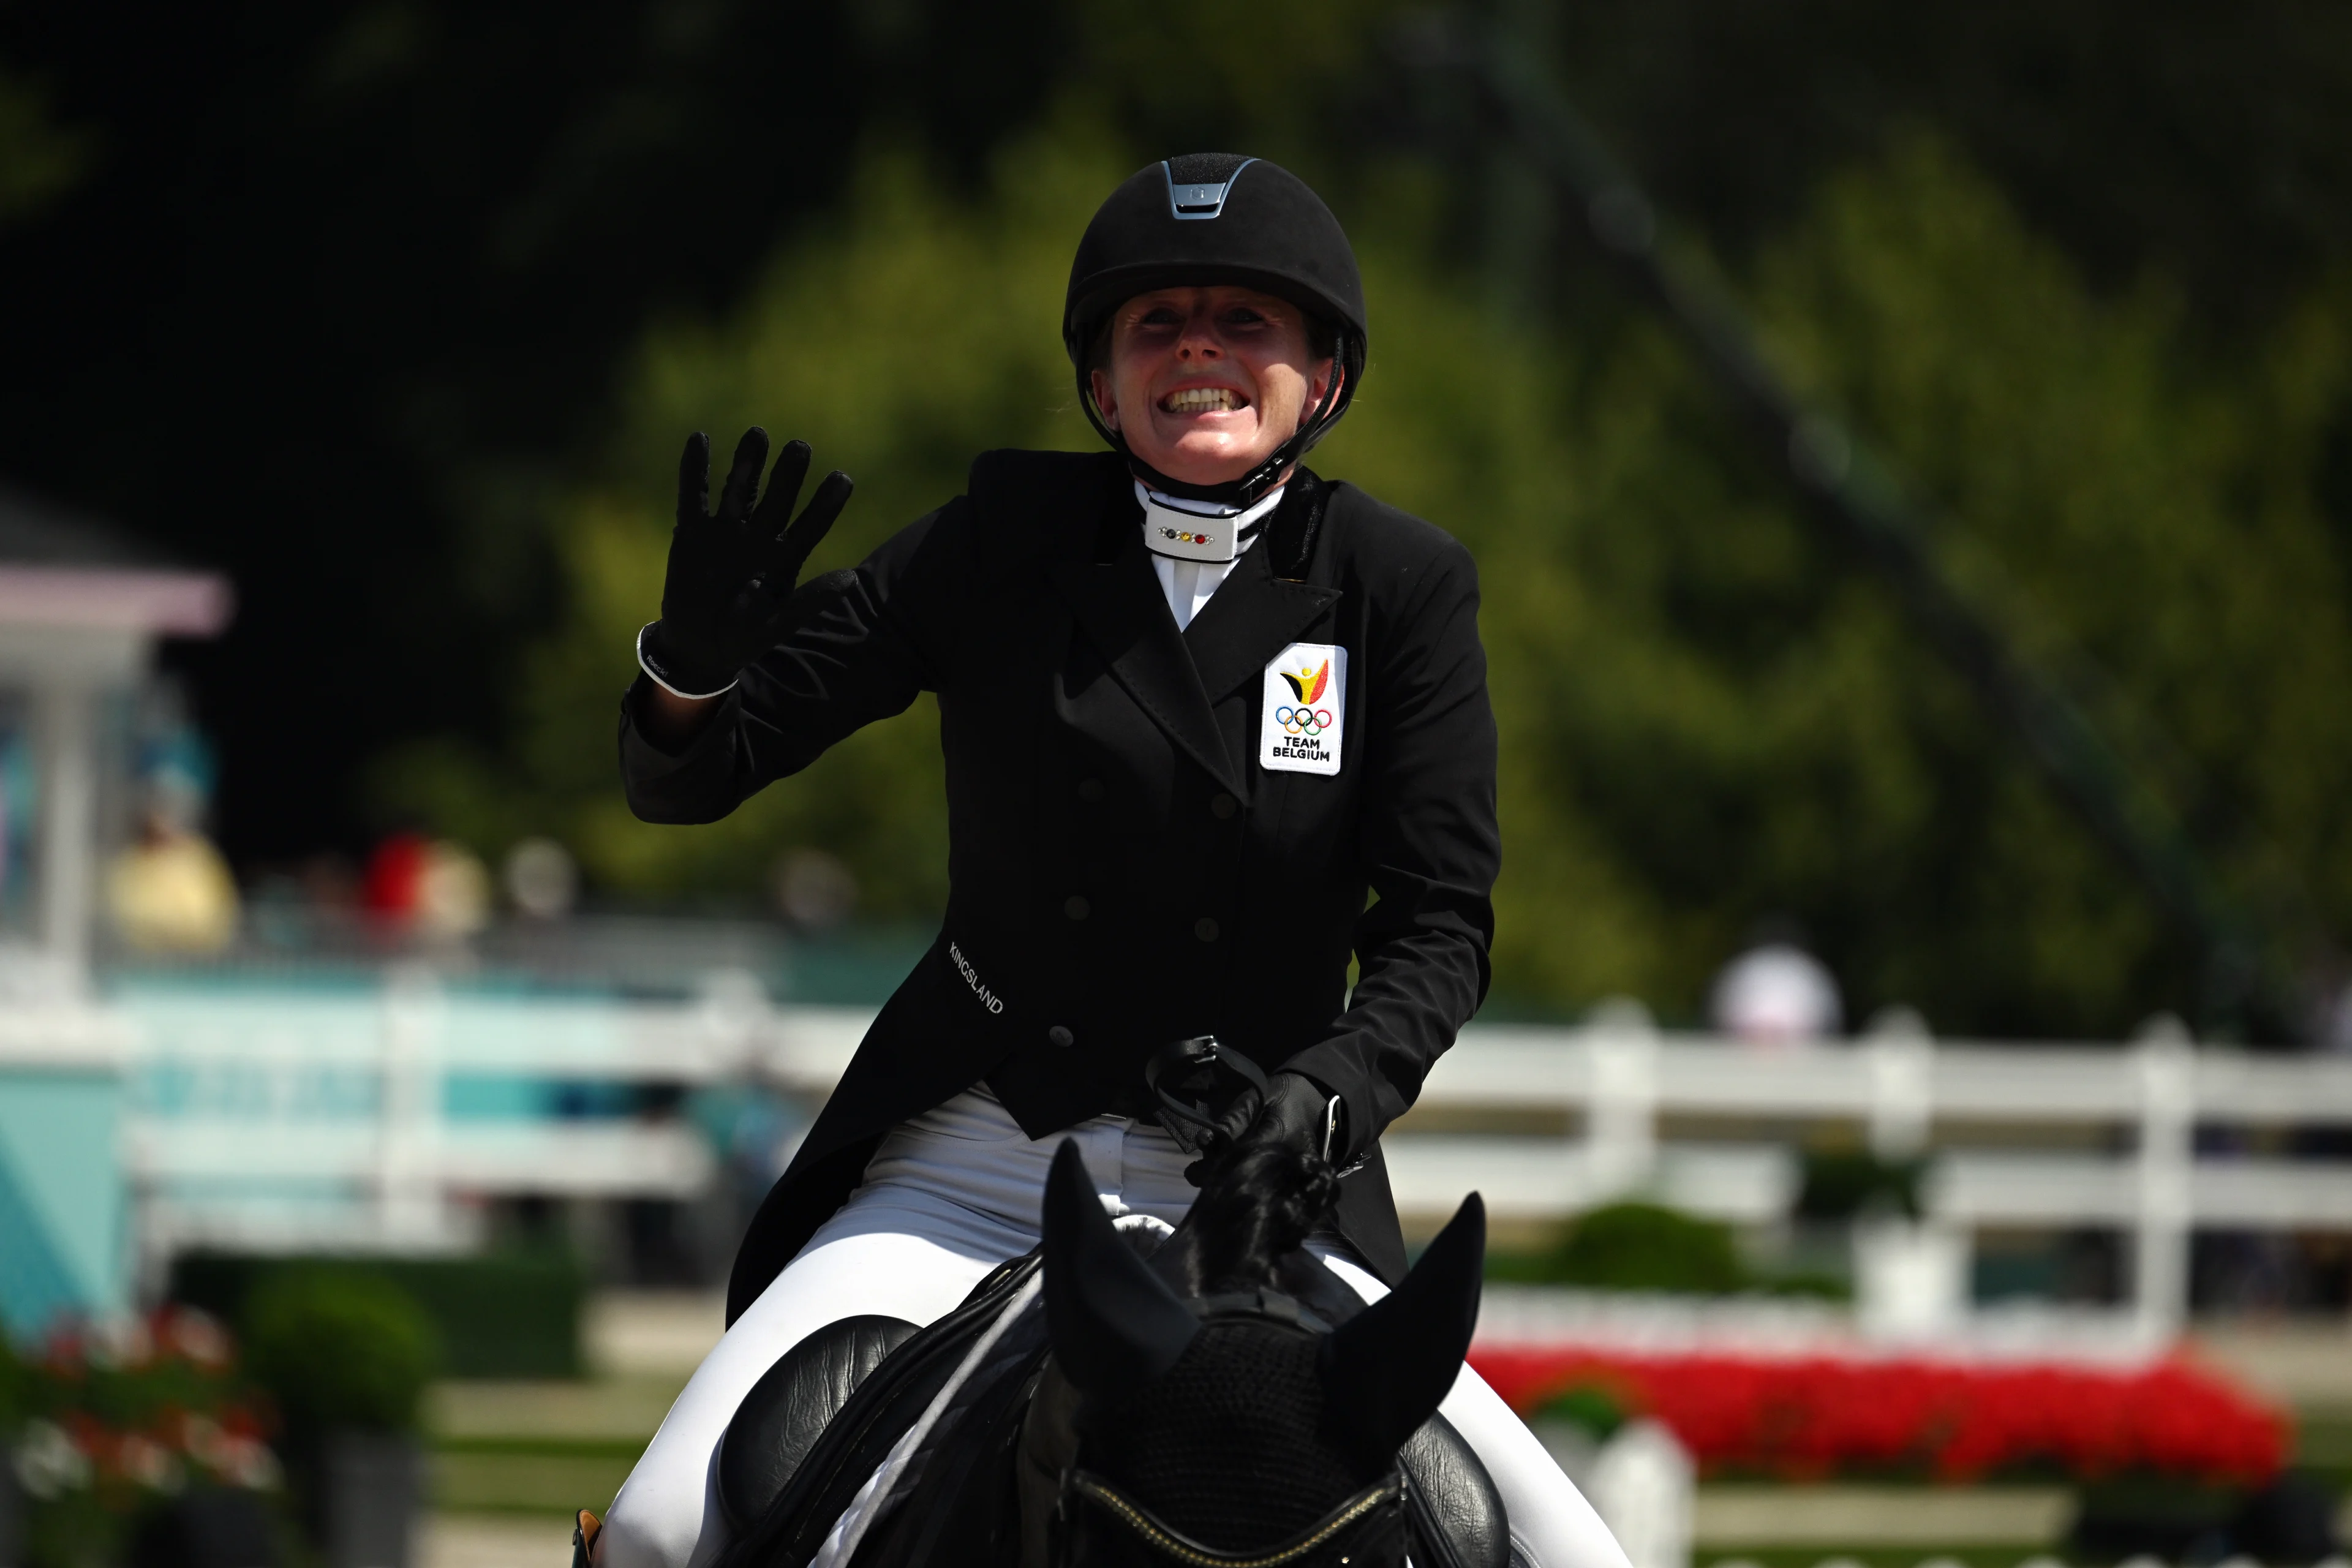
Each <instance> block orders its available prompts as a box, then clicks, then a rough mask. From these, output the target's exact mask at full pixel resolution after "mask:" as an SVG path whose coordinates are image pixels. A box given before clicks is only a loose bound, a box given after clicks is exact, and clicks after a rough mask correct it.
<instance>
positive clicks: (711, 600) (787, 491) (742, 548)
mask: <svg viewBox="0 0 2352 1568" xmlns="http://www.w3.org/2000/svg"><path fill="white" fill-rule="evenodd" d="M767 460H768V433H767V432H766V431H765V430H762V429H761V428H760V427H759V426H756V425H755V426H752V427H751V429H749V430H747V431H745V432H744V433H743V439H742V440H741V442H740V443H739V444H738V445H737V446H736V447H735V466H734V467H733V468H730V469H729V470H728V474H727V487H726V489H723V490H721V491H719V511H718V515H716V516H711V515H709V513H707V512H706V511H705V510H704V509H705V507H706V506H707V505H708V503H709V496H710V437H708V436H705V435H704V434H703V433H702V432H701V431H699V430H698V431H696V432H695V433H694V434H693V435H691V436H689V437H687V440H686V455H685V456H684V457H683V458H679V459H678V465H677V528H676V529H675V530H674V531H672V532H671V534H670V536H669V574H668V576H667V578H666V579H665V581H664V582H663V584H662V605H661V619H660V620H657V621H656V622H654V623H653V624H652V625H650V626H646V628H645V629H644V630H643V631H641V632H639V633H638V634H637V662H638V664H639V665H641V666H643V667H644V668H645V672H646V674H647V675H649V676H651V677H653V679H655V680H656V681H658V682H660V683H661V685H662V687H663V688H664V689H667V690H669V691H671V692H674V693H676V694H677V695H678V696H680V697H716V696H718V695H719V693H721V692H723V691H725V690H726V689H728V688H729V687H730V686H732V685H734V684H735V678H736V675H737V674H738V672H740V670H741V669H742V668H743V667H744V666H745V665H747V664H749V663H751V661H752V660H753V659H755V658H759V657H760V655H761V654H763V653H765V652H767V651H768V649H770V648H772V647H775V645H776V641H777V637H778V632H779V626H780V623H781V622H782V619H783V615H784V605H785V602H786V601H787V600H789V599H790V598H791V597H792V595H793V584H794V583H795V582H796V581H798V579H799V577H800V572H801V566H802V564H803V563H805V562H806V561H807V560H808V558H809V552H810V551H812V550H814V549H815V548H816V546H817V542H818V541H819V540H821V539H823V538H824V535H825V531H826V530H827V529H830V528H831V527H832V526H833V520H834V519H835V518H837V517H839V516H840V515H841V509H842V508H843V507H844V506H845V505H846V504H848V501H849V492H850V489H851V488H852V487H851V485H850V482H849V476H848V475H847V474H845V473H843V472H841V471H840V470H839V469H837V468H836V469H835V470H834V471H833V472H832V473H830V474H827V475H826V476H825V477H824V482H823V483H821V484H819V485H818V486H817V488H816V494H815V495H814V496H812V497H811V498H809V503H808V507H807V510H804V511H803V512H802V513H801V515H800V518H799V520H798V521H791V520H792V515H793V502H794V501H795V500H799V499H800V493H801V481H802V480H803V479H807V478H808V469H809V448H808V443H807V442H805V441H787V442H785V443H784V449H783V451H782V453H781V454H779V455H778V457H777V458H776V471H775V472H774V473H772V474H771V475H769V476H768V494H767V497H766V499H764V500H759V501H758V504H757V505H754V504H753V501H754V499H755V498H756V497H758V495H759V490H760V470H761V468H762V467H764V466H765V465H766V463H767Z"/></svg>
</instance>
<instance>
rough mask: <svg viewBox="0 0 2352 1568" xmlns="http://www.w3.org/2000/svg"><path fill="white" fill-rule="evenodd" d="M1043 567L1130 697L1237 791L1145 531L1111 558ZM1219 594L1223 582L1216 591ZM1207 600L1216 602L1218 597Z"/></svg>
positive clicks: (1128, 535) (1128, 538)
mask: <svg viewBox="0 0 2352 1568" xmlns="http://www.w3.org/2000/svg"><path fill="white" fill-rule="evenodd" d="M1251 553H1253V554H1255V553H1256V552H1255V551H1253V552H1251ZM1047 571H1048V572H1049V573H1050V574H1051V575H1052V577H1053V581H1054V586H1055V589H1056V590H1057V591H1059V592H1060V594H1061V595H1062V597H1063V598H1064V599H1065V600H1066V601H1067V602H1068V604H1069V606H1070V609H1071V612H1072V613H1073V614H1074V615H1075V616H1076V617H1077V623H1078V628H1079V630H1080V631H1082V632H1083V633H1085V635H1086V637H1087V641H1089V642H1091V643H1093V644H1094V645H1095V647H1096V649H1097V651H1098V652H1099V653H1100V654H1101V655H1102V657H1103V661H1104V662H1105V663H1106V664H1108V665H1109V666H1110V672H1111V675H1112V676H1113V677H1114V678H1115V679H1117V680H1118V683H1119V684H1120V685H1121V686H1123V687H1125V688H1126V689H1127V693H1128V695H1129V696H1130V697H1132V698H1134V699H1135V700H1136V703H1137V704H1138V705H1139V707H1141V708H1142V710H1144V711H1145V712H1146V713H1148V714H1150V716H1151V721H1152V722H1153V723H1155V724H1157V725H1159V726H1160V728H1161V729H1162V730H1164V731H1167V732H1168V736H1169V739H1171V740H1172V741H1174V742H1176V743H1177V744H1178V745H1180V746H1181V747H1182V748H1183V749H1184V750H1185V751H1186V752H1189V753H1190V754H1191V756H1192V760H1193V761H1194V762H1196V763H1200V764H1201V765H1202V767H1204V768H1206V769H1208V770H1209V772H1210V773H1212V774H1213V775H1214V777H1215V778H1216V780H1217V782H1218V783H1220V784H1223V785H1224V786H1225V787H1226V788H1227V789H1229V790H1232V791H1234V793H1236V794H1239V793H1241V781H1240V777H1239V774H1238V773H1237V771H1236V770H1235V768H1234V762H1233V758H1232V756H1231V755H1230V754H1229V753H1228V752H1226V750H1225V743H1224V741H1223V738H1221V737H1220V736H1219V734H1218V732H1217V721H1216V716H1215V715H1214V714H1213V713H1212V712H1211V711H1210V710H1209V698H1208V695H1207V693H1206V692H1205V691H1204V690H1203V689H1202V683H1201V676H1200V672H1199V671H1198V670H1196V669H1195V668H1193V664H1192V654H1191V652H1189V651H1188V650H1187V649H1186V647H1185V646H1184V639H1183V637H1181V635H1180V634H1179V633H1178V632H1177V630H1176V618H1175V617H1174V616H1171V615H1170V614H1169V613H1168V600H1167V598H1166V596H1165V595H1162V594H1161V593H1160V579H1159V578H1158V577H1157V576H1156V575H1154V574H1153V573H1152V570H1151V561H1150V555H1149V553H1148V552H1146V551H1145V550H1144V548H1143V531H1142V530H1141V529H1140V528H1130V529H1128V530H1126V531H1125V536H1124V539H1123V541H1122V542H1120V543H1119V545H1118V548H1117V550H1116V551H1115V552H1114V553H1113V555H1112V557H1111V559H1110V560H1109V561H1108V562H1100V563H1097V562H1087V561H1055V562H1053V563H1049V564H1048V566H1047ZM1237 575H1238V574H1237ZM1231 585H1232V584H1231V583H1230V582H1228V583H1227V584H1226V586H1227V587H1230V586H1231ZM1223 595H1224V589H1223V588H1220V589H1219V590H1218V594H1217V597H1218V598H1222V597H1223ZM1209 603H1210V605H1211V606H1212V607H1213V606H1214V605H1215V604H1216V599H1214V598H1213V599H1211V600H1210V601H1209ZM1203 613H1204V614H1205V613H1206V612H1203ZM1194 624H1196V625H1197V624H1198V622H1197V620H1196V621H1195V623H1194Z"/></svg>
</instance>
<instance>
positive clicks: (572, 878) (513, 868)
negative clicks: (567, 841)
mask: <svg viewBox="0 0 2352 1568" xmlns="http://www.w3.org/2000/svg"><path fill="white" fill-rule="evenodd" d="M505 881H506V889H507V898H508V900H509V901H511V902H512V903H513V905H514V907H515V908H516V910H519V911H520V912H521V913H523V914H526V915H529V916H530V918H531V919H533V920H541V921H552V920H561V919H562V918H563V917H564V916H565V915H568V914H570V913H571V912H572V903H573V902H574V901H575V900H577V899H578V898H579V896H580V871H579V868H577V867H576V866H574V865H573V864H572V854H571V851H569V850H567V849H565V848H564V847H563V846H562V845H561V844H558V843H557V842H556V841H555V840H554V839H552V838H526V839H524V840H523V841H522V842H521V843H520V844H518V845H516V846H515V847H513V848H511V849H509V850H508V851H507V860H506V867H505Z"/></svg>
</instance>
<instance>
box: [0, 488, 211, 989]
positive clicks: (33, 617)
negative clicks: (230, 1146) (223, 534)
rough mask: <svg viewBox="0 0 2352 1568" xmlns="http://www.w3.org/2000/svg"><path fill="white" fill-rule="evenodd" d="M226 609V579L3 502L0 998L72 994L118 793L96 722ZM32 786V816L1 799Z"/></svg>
mask: <svg viewBox="0 0 2352 1568" xmlns="http://www.w3.org/2000/svg"><path fill="white" fill-rule="evenodd" d="M230 608H231V601H230V595H229V585H228V580H227V579H226V578H225V577H222V576H219V575H217V574H213V573H208V572H193V571H187V570H183V569H179V568H175V567H172V566H168V565H163V564H161V563H158V562H157V561H156V560H155V559H154V558H152V556H150V555H149V554H148V553H147V552H145V551H143V550H142V548H141V547H140V546H138V545H136V544H134V543H132V542H129V541H127V540H124V539H122V538H121V537H119V536H118V535H116V534H115V533H113V532H112V531H110V530H109V529H107V528H106V527H104V526H103V525H102V524H99V523H94V522H89V521H83V520H80V519H74V518H68V517H64V516H61V515H58V514H57V513H54V512H51V511H48V510H44V509H42V508H40V507H37V506H36V505H35V504H33V503H32V502H30V501H27V500H25V499H24V498H22V497H20V496H16V495H13V494H9V493H6V492H0V998H5V997H6V996H10V995H13V996H16V997H17V998H20V999H25V998H31V997H36V996H46V997H51V998H56V997H63V996H71V995H74V994H78V993H79V990H80V988H81V984H82V980H83V977H84V975H85V973H86V972H87V968H88V963H89V943H90V931H91V922H92V919H93V916H94V914H95V905H96V898H95V893H96V889H97V885H98V866H99V863H100V853H101V850H102V848H103V847H104V839H105V837H106V836H107V831H108V826H109V825H108V824H107V823H106V822H105V821H104V820H103V817H102V816H101V806H102V804H103V803H104V802H106V801H107V800H108V798H109V797H110V795H116V794H118V793H119V792H120V789H121V784H122V778H121V769H122V765H123V764H122V759H121V758H119V757H116V756H112V755H110V748H109V745H108V742H109V739H110V737H109V736H108V735H107V733H106V728H107V726H106V723H105V717H104V710H105V708H106V705H107V704H108V703H109V702H110V700H116V699H120V698H121V697H123V696H125V695H127V694H128V693H129V692H130V690H131V689H132V688H133V687H135V686H136V685H137V683H138V682H139V681H140V680H141V679H142V678H143V677H144V676H145V675H146V673H147V670H148V668H149V665H150V662H151V661H152V658H153V656H154V648H155V644H156V642H157V640H158V639H160V638H162V637H212V636H215V634H217V633H218V632H219V631H220V630H221V629H222V628H223V627H225V626H227V625H228V620H229V614H230ZM7 752H18V753H19V755H18V757H17V758H16V760H15V763H14V765H11V760H10V759H9V758H7V757H6V756H5V753H7ZM24 753H29V763H30V765H29V767H27V766H24V765H22V763H23V762H24V761H25V760H26V758H25V756H24ZM20 781H21V782H20ZM27 785H28V786H29V793H30V795H31V797H32V798H31V800H30V802H29V803H27V802H25V801H21V800H16V799H12V798H8V797H9V796H10V795H13V794H14V793H15V792H16V791H17V790H18V789H20V788H23V787H25V786H27ZM28 804H29V805H30V807H31V809H30V810H29V811H27V810H26V809H24V807H25V806H26V805H28ZM26 873H29V880H30V883H31V888H30V891H31V894H32V897H31V899H30V900H29V902H28V903H27V904H26V905H23V906H19V905H18V904H17V901H16V898H15V897H14V895H15V894H16V892H17V891H18V890H19V889H21V888H23V886H24V883H25V880H26V876H25V874H26ZM27 917H29V918H27Z"/></svg>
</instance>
